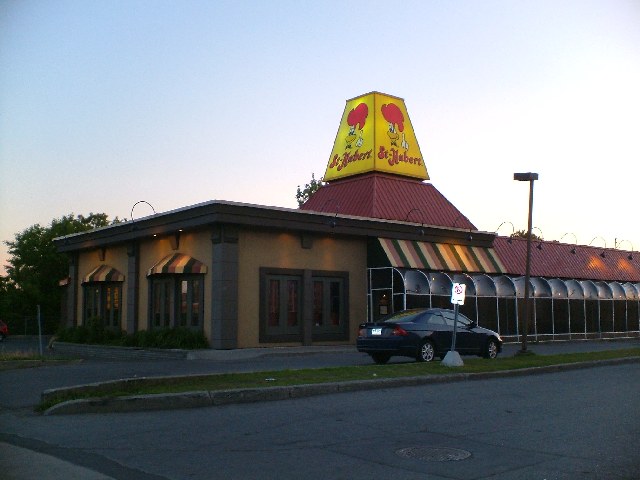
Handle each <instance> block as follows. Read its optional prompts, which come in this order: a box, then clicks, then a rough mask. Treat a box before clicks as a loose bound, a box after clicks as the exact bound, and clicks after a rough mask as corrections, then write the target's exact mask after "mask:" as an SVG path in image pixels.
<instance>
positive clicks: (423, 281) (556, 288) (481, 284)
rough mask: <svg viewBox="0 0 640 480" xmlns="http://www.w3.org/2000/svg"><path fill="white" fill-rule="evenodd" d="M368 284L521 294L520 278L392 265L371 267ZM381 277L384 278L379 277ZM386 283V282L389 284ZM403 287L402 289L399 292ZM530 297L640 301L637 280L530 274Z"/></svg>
mask: <svg viewBox="0 0 640 480" xmlns="http://www.w3.org/2000/svg"><path fill="white" fill-rule="evenodd" d="M371 270H372V272H373V273H372V285H374V284H376V286H375V288H390V287H391V285H393V290H394V294H398V293H405V294H409V295H411V294H413V295H429V294H432V295H450V294H451V290H452V287H453V283H463V284H464V285H466V295H468V296H477V297H516V296H517V297H524V277H515V278H511V277H508V276H506V275H498V276H495V277H492V276H489V275H487V274H484V273H475V274H467V273H455V274H447V273H445V272H425V271H423V270H417V269H398V268H396V267H386V268H373V269H371ZM383 278H384V279H385V280H383ZM389 282H390V283H389ZM403 290H404V291H403ZM529 290H530V296H531V297H536V298H555V299H572V300H582V299H585V300H597V299H605V300H611V299H614V300H624V299H626V300H636V301H640V283H630V282H627V283H624V284H622V283H620V282H605V281H591V280H574V279H565V280H563V279H560V278H551V279H545V278H542V277H531V278H530V280H529Z"/></svg>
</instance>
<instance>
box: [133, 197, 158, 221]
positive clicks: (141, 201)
mask: <svg viewBox="0 0 640 480" xmlns="http://www.w3.org/2000/svg"><path fill="white" fill-rule="evenodd" d="M139 203H146V204H147V205H149V206H150V207H151V210H153V214H154V215H155V214H156V209H155V208H153V205H151V204H150V203H149V202H147V201H146V200H139V201H137V202H136V203H134V204H133V207H131V214H130V216H131V221H132V222H133V209H134V208H136V205H138V204H139Z"/></svg>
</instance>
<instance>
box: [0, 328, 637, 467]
mask: <svg viewBox="0 0 640 480" xmlns="http://www.w3.org/2000/svg"><path fill="white" fill-rule="evenodd" d="M630 345H633V346H637V345H638V341H637V340H635V341H622V342H620V341H617V342H581V343H577V344H573V343H572V344H553V345H533V346H531V349H532V350H534V351H536V352H537V353H539V354H545V353H554V352H555V351H556V350H557V349H558V348H560V349H561V351H567V350H569V349H570V350H575V349H578V350H583V349H589V350H594V349H598V350H599V349H610V348H624V347H627V346H630ZM517 348H518V346H508V347H507V349H506V350H505V352H504V354H505V355H509V354H512V353H513V352H515V350H517ZM231 355H232V354H231ZM463 358H464V357H463ZM401 361H404V360H401ZM370 363H371V361H370V360H369V358H368V357H367V356H366V355H362V354H358V353H357V352H352V351H350V350H349V349H334V350H332V351H322V350H311V351H308V352H305V354H297V355H283V354H281V353H280V354H278V355H266V356H265V355H263V356H254V357H251V358H242V359H241V358H238V357H236V358H235V359H233V358H230V359H228V360H215V361H213V360H182V361H175V360H173V361H144V362H139V361H138V362H105V361H83V362H80V363H75V364H68V365H61V366H56V367H41V368H32V369H23V370H11V371H2V372H0V456H2V457H3V458H2V459H0V464H1V465H3V466H4V467H3V470H2V475H0V476H1V477H3V478H5V479H20V480H21V479H26V478H39V479H49V478H51V479H57V478H65V479H73V478H79V479H85V480H88V479H95V480H98V479H100V480H108V479H117V480H124V479H141V480H145V479H150V480H151V479H212V478H238V479H253V478H256V479H258V478H260V479H271V478H273V479H275V478H278V479H282V478H301V477H305V478H307V479H316V478H318V479H320V478H322V479H334V478H336V479H339V478H345V479H346V478H349V479H359V478H363V479H364V478H367V479H370V478H376V477H379V478H395V479H414V478H415V479H417V478H420V479H433V480H440V479H443V480H444V479H487V478H491V479H498V480H503V479H543V478H546V479H628V480H631V479H634V480H637V479H638V478H640V460H639V457H638V455H637V445H638V441H639V440H640V408H638V407H639V406H640V401H639V400H638V399H639V398H640V364H638V363H634V364H626V365H617V366H606V367H595V368H591V369H586V370H573V371H565V372H558V373H549V374H544V375H534V376H530V377H513V378H500V379H486V380H481V381H465V382H458V383H447V384H438V385H426V386H420V387H405V388H396V389H386V390H376V391H367V392H354V393H342V394H338V395H324V396H318V397H312V398H303V399H297V400H286V401H281V402H269V403H259V404H243V405H228V406H224V407H212V408H202V409H195V410H175V411H161V412H142V413H126V414H89V415H67V416H59V417H56V416H53V417H50V416H40V415H37V414H35V413H34V412H33V408H32V407H33V405H34V404H35V403H37V401H38V400H39V394H40V392H41V391H42V390H43V389H46V388H53V387H57V386H63V385H74V384H79V383H88V382H90V381H98V380H106V379H114V378H122V377H127V376H135V375H138V376H150V375H173V374H183V373H204V372H212V373H213V372H219V371H249V370H265V369H266V370H269V369H274V370H277V369H282V368H305V367H308V366H328V365H341V364H370ZM467 454H468V456H467ZM465 456H466V457H465ZM462 457H465V458H462ZM443 458H444V459H447V458H460V459H459V460H450V461H443Z"/></svg>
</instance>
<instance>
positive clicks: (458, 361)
mask: <svg viewBox="0 0 640 480" xmlns="http://www.w3.org/2000/svg"><path fill="white" fill-rule="evenodd" d="M466 289H467V286H466V285H465V284H464V283H454V284H453V288H452V289H451V303H452V304H453V311H454V317H453V335H452V337H451V350H449V352H447V355H446V356H445V357H444V359H443V360H442V363H443V365H446V366H448V367H461V366H462V365H464V363H462V358H460V354H459V353H458V352H456V334H457V332H458V310H459V306H460V305H464V296H465V291H466Z"/></svg>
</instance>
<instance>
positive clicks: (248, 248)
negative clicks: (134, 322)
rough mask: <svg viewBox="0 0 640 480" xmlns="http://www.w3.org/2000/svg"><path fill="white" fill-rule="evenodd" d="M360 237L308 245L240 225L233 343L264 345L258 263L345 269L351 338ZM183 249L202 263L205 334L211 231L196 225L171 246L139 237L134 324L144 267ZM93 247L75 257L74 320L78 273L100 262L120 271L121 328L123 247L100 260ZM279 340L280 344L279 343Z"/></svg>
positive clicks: (145, 292) (143, 304)
mask: <svg viewBox="0 0 640 480" xmlns="http://www.w3.org/2000/svg"><path fill="white" fill-rule="evenodd" d="M366 250H367V249H366V240H364V239H342V238H338V237H334V236H326V237H314V238H313V244H312V248H309V249H307V248H302V243H301V238H300V234H298V233H277V232H266V231H253V230H248V229H247V230H245V229H241V230H240V231H239V238H238V257H239V258H238V263H239V265H238V297H239V298H238V348H252V347H259V346H266V345H265V344H260V343H259V322H260V268H261V267H267V268H291V269H298V270H301V269H310V270H325V271H346V272H349V320H350V330H349V337H350V338H349V342H350V343H354V342H355V338H356V335H357V328H358V324H359V323H360V322H362V321H364V320H365V318H366V311H367V306H366V301H367V295H366V292H367V288H366V287H367V284H366V272H367V259H366ZM176 252H179V253H183V254H186V255H189V256H191V257H194V258H195V259H197V260H199V261H201V262H202V263H204V264H205V265H207V269H208V271H207V274H206V276H205V283H204V318H203V325H204V333H205V335H206V336H207V337H208V338H211V312H212V308H211V307H212V299H211V294H212V292H211V262H212V244H211V232H210V231H209V230H208V229H202V230H200V231H197V232H189V233H188V234H185V233H182V234H181V235H180V245H179V248H178V249H177V250H173V249H172V246H171V241H170V239H169V238H168V237H164V238H152V239H149V240H144V241H141V242H140V272H139V306H138V307H139V308H138V329H139V330H146V329H148V326H149V322H148V313H149V281H148V277H147V271H148V270H149V269H150V268H151V267H153V265H155V264H156V263H157V262H159V261H160V260H162V259H163V258H164V257H165V256H167V255H169V254H172V253H176ZM99 254H100V251H99V250H98V249H96V250H91V251H86V252H81V253H80V256H79V263H78V280H77V281H78V283H79V288H78V305H77V318H78V322H79V323H81V321H82V309H83V296H82V284H81V281H82V278H83V277H84V276H85V275H87V274H88V273H89V272H91V271H92V270H93V269H94V268H95V267H97V266H98V265H100V264H103V263H104V264H107V265H110V266H112V267H114V268H116V269H118V270H119V271H120V272H122V273H123V274H124V275H125V282H124V284H123V289H122V328H123V329H125V328H126V325H127V300H128V298H127V284H128V282H129V281H130V280H131V279H129V278H127V276H128V274H127V264H128V257H127V247H126V246H125V245H121V246H114V247H108V248H107V249H106V250H105V259H104V262H101V261H100V259H99ZM279 345H282V344H279Z"/></svg>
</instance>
